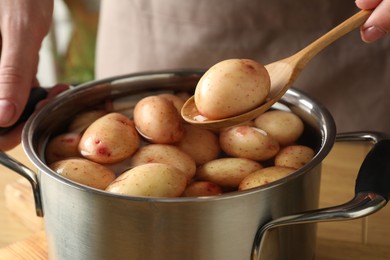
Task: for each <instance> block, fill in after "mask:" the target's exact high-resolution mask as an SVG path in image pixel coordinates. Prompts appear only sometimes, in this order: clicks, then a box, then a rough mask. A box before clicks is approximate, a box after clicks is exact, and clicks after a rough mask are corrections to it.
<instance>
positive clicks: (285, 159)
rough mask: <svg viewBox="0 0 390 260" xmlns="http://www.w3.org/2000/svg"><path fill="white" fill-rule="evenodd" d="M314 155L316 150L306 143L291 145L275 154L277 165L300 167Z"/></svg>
mask: <svg viewBox="0 0 390 260" xmlns="http://www.w3.org/2000/svg"><path fill="white" fill-rule="evenodd" d="M313 157H314V151H313V149H311V148H310V147H307V146H304V145H290V146H286V147H284V148H283V149H281V150H280V151H279V153H278V154H277V155H276V156H275V166H284V167H290V168H294V169H299V168H301V167H302V166H304V165H305V164H307V163H308V162H310V161H311V159H313Z"/></svg>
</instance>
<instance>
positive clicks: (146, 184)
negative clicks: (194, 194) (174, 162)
mask: <svg viewBox="0 0 390 260" xmlns="http://www.w3.org/2000/svg"><path fill="white" fill-rule="evenodd" d="M186 185H187V178H186V177H185V175H184V174H183V173H182V172H181V171H180V170H179V169H177V168H176V167H173V166H171V165H168V164H162V163H149V164H143V165H140V166H137V167H134V168H132V169H130V170H128V171H126V172H124V173H123V174H122V175H120V176H119V177H118V178H117V179H116V180H115V181H114V182H112V183H111V184H110V185H109V186H108V187H107V189H106V191H109V192H112V193H116V194H121V195H128V196H141V197H179V196H181V194H182V193H183V191H184V189H185V188H186Z"/></svg>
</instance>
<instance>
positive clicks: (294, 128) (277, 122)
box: [255, 110, 304, 146]
mask: <svg viewBox="0 0 390 260" xmlns="http://www.w3.org/2000/svg"><path fill="white" fill-rule="evenodd" d="M255 126H256V127H258V128H261V129H263V130H264V131H266V132H267V133H268V134H270V135H272V137H273V138H275V139H276V141H278V143H279V144H280V145H281V146H286V145H291V144H293V143H294V142H295V141H297V140H298V138H299V137H300V136H301V135H302V133H303V130H304V124H303V122H302V120H301V119H300V118H299V117H298V116H297V115H296V114H294V113H292V112H288V111H282V110H273V111H268V112H266V113H264V114H262V115H260V116H258V117H257V118H256V119H255Z"/></svg>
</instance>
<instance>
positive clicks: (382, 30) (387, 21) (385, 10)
mask: <svg viewBox="0 0 390 260" xmlns="http://www.w3.org/2000/svg"><path fill="white" fill-rule="evenodd" d="M355 3H356V5H357V7H359V8H360V9H366V10H369V9H374V11H373V12H372V14H371V15H370V17H369V18H368V19H367V21H366V22H365V23H364V24H363V25H362V27H361V28H360V33H361V37H362V40H363V41H365V42H374V41H376V40H378V39H380V38H383V37H384V36H385V35H386V34H387V33H388V32H390V0H356V1H355Z"/></svg>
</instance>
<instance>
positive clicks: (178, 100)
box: [158, 93, 185, 114]
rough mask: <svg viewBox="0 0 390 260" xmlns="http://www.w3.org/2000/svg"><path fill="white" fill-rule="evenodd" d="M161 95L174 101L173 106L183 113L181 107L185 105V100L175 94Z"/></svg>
mask: <svg viewBox="0 0 390 260" xmlns="http://www.w3.org/2000/svg"><path fill="white" fill-rule="evenodd" d="M158 96H159V97H163V98H165V99H167V100H169V101H171V102H172V104H173V106H174V107H175V108H176V110H177V112H178V113H179V114H180V113H181V108H182V107H183V105H184V103H185V101H184V100H183V99H182V98H181V97H178V96H176V95H175V94H169V93H165V94H160V95H158Z"/></svg>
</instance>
